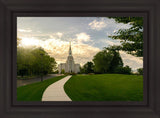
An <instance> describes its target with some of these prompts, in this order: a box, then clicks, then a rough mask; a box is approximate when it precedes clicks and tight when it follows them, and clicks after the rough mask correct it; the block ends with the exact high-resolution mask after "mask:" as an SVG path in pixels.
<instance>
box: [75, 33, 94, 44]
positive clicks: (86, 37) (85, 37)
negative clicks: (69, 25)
mask: <svg viewBox="0 0 160 118" xmlns="http://www.w3.org/2000/svg"><path fill="white" fill-rule="evenodd" d="M76 37H77V38H76V40H77V42H79V43H82V42H88V41H91V40H90V35H88V34H86V33H80V34H76Z"/></svg>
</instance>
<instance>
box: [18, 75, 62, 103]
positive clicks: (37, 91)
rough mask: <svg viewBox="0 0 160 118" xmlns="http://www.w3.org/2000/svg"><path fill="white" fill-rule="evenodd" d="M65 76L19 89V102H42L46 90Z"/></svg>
mask: <svg viewBox="0 0 160 118" xmlns="http://www.w3.org/2000/svg"><path fill="white" fill-rule="evenodd" d="M63 77H64V76H58V77H54V78H51V79H47V80H44V81H43V82H37V83H33V84H29V85H25V86H21V87H18V88H17V101H41V98H42V95H43V92H44V90H45V89H46V88H47V87H48V86H49V85H50V84H52V83H54V82H56V81H58V80H60V79H62V78H63Z"/></svg>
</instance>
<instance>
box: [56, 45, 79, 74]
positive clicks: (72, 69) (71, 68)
mask: <svg viewBox="0 0 160 118" xmlns="http://www.w3.org/2000/svg"><path fill="white" fill-rule="evenodd" d="M62 70H64V72H65V73H78V72H80V64H75V63H74V58H73V56H72V50H71V43H70V47H69V55H68V57H67V61H66V63H60V64H59V65H58V71H59V73H61V72H62Z"/></svg>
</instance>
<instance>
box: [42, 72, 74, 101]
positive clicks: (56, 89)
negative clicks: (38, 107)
mask: <svg viewBox="0 0 160 118" xmlns="http://www.w3.org/2000/svg"><path fill="white" fill-rule="evenodd" d="M70 78H71V75H68V76H66V77H64V78H63V79H61V80H59V81H57V82H55V83H53V84H51V85H50V86H49V87H48V88H46V90H45V91H44V93H43V96H42V101H72V100H71V99H70V98H69V97H68V96H67V94H66V93H65V91H64V88H63V87H64V84H65V83H66V82H67V81H68V80H69V79H70Z"/></svg>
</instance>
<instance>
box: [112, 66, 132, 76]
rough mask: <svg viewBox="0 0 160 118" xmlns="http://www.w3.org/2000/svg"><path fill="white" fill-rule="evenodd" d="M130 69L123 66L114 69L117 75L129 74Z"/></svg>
mask: <svg viewBox="0 0 160 118" xmlns="http://www.w3.org/2000/svg"><path fill="white" fill-rule="evenodd" d="M131 71H132V70H131V68H130V67H129V66H125V67H118V68H117V69H116V71H115V72H116V73H119V74H131Z"/></svg>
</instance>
